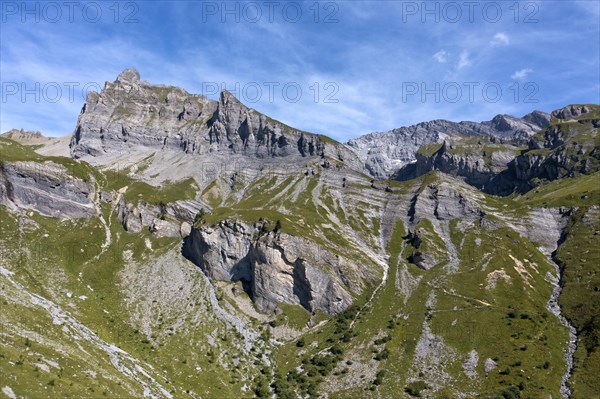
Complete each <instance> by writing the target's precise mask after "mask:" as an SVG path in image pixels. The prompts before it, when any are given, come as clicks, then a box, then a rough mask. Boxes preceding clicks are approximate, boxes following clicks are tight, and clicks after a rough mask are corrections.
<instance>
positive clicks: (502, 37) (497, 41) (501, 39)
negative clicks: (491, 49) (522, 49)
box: [490, 32, 510, 46]
mask: <svg viewBox="0 0 600 399" xmlns="http://www.w3.org/2000/svg"><path fill="white" fill-rule="evenodd" d="M509 43H510V38H509V37H508V35H507V34H506V33H503V32H498V33H496V34H495V35H494V38H493V39H492V41H491V42H490V44H491V45H492V46H508V44H509Z"/></svg>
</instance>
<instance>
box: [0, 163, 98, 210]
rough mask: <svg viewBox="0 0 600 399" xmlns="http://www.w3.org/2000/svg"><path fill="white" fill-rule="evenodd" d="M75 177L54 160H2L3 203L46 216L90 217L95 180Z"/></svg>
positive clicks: (0, 190) (0, 195)
mask: <svg viewBox="0 0 600 399" xmlns="http://www.w3.org/2000/svg"><path fill="white" fill-rule="evenodd" d="M91 179H92V177H91V176H90V180H89V181H83V180H82V179H79V178H77V177H74V176H72V175H71V174H70V173H69V170H68V169H67V168H66V167H64V166H63V165H60V164H58V163H54V162H50V161H47V162H44V163H38V162H11V163H8V162H2V163H0V203H1V204H4V205H7V206H8V207H11V208H14V207H19V208H24V209H33V210H36V211H38V212H39V213H41V214H43V215H46V216H55V217H61V218H82V217H89V216H91V215H93V214H94V213H95V208H94V204H93V198H94V196H95V189H94V183H93V181H92V180H91Z"/></svg>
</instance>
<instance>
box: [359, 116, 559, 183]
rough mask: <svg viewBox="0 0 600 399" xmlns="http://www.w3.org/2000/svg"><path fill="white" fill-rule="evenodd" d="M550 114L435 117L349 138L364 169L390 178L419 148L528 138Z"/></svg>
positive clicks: (542, 124) (545, 121) (379, 176)
mask: <svg viewBox="0 0 600 399" xmlns="http://www.w3.org/2000/svg"><path fill="white" fill-rule="evenodd" d="M549 121H550V115H548V114H546V113H544V112H540V111H534V112H532V113H530V114H527V115H525V116H524V117H523V118H516V117H514V116H512V115H497V116H495V117H494V118H493V119H492V120H491V121H487V122H481V123H477V122H451V121H446V120H433V121H430V122H423V123H419V124H416V125H412V126H408V127H401V128H398V129H394V130H390V131H388V132H383V133H370V134H367V135H364V136H361V137H359V138H356V139H352V140H350V141H348V143H347V144H348V146H349V147H350V148H352V149H353V150H354V151H355V152H356V153H357V155H358V156H359V158H360V159H361V160H362V161H363V162H364V165H365V168H366V169H367V170H368V171H369V173H370V174H371V175H373V176H374V177H376V178H389V177H390V176H391V175H392V174H394V172H396V171H397V170H398V169H400V168H401V167H402V166H404V165H406V164H407V163H410V162H413V161H414V160H415V159H416V158H415V155H416V153H417V150H418V149H419V147H421V146H423V145H426V144H433V143H441V142H443V141H444V140H446V139H448V138H450V137H453V136H456V135H466V136H475V135H485V136H491V137H496V138H502V139H511V140H517V141H524V140H525V141H526V140H527V139H529V137H531V136H532V135H533V134H535V133H536V132H537V131H539V130H540V129H542V128H544V127H546V126H547V125H548V123H549Z"/></svg>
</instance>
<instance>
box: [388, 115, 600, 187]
mask: <svg viewBox="0 0 600 399" xmlns="http://www.w3.org/2000/svg"><path fill="white" fill-rule="evenodd" d="M599 109H600V107H598V106H593V105H587V106H586V105H580V106H576V105H571V106H568V107H565V108H563V109H559V110H556V111H554V112H553V113H552V124H551V125H549V126H547V127H546V128H544V129H542V130H541V131H539V132H538V133H536V134H535V135H533V136H532V137H531V138H529V139H528V140H527V143H526V144H523V145H522V146H521V147H519V146H518V145H519V143H518V142H515V141H514V140H507V141H505V140H503V139H497V138H495V137H489V136H487V137H486V136H480V137H470V138H463V137H448V138H447V139H446V140H444V142H443V144H442V145H441V146H440V147H439V149H437V150H436V151H434V152H433V153H432V154H427V153H424V152H422V151H417V153H416V154H415V159H416V161H415V162H414V163H411V164H408V165H406V166H404V167H403V168H401V169H400V170H399V171H398V172H396V173H395V175H394V176H393V178H395V179H397V180H400V181H404V180H409V179H413V178H415V177H418V176H421V175H423V174H425V173H427V172H429V171H431V170H439V171H442V172H444V173H447V174H450V175H453V176H460V177H462V178H464V179H465V181H466V182H467V183H469V184H471V185H473V186H475V187H477V188H479V189H481V190H483V191H485V192H487V193H491V194H496V195H507V194H510V193H512V192H514V191H519V192H525V191H528V190H530V189H531V188H533V187H535V186H537V185H539V184H540V182H541V181H544V180H546V181H551V180H555V179H557V178H561V177H565V176H571V175H573V174H574V173H582V174H589V173H592V172H594V171H597V170H599V169H600V150H599V147H598V144H597V143H598V136H597V135H598V128H599V127H600V117H599V114H598V110H599ZM525 146H526V148H523V147H525Z"/></svg>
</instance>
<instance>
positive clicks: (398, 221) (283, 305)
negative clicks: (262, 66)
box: [0, 71, 600, 399]
mask: <svg viewBox="0 0 600 399" xmlns="http://www.w3.org/2000/svg"><path fill="white" fill-rule="evenodd" d="M196 105H197V106H198V107H197V108H196ZM151 109H154V110H155V111H156V112H155V111H152V112H151V111H150V110H151ZM578 109H579V110H580V109H581V108H578V107H577V106H574V107H567V108H565V109H563V110H558V111H557V112H555V113H553V120H552V121H551V122H550V125H549V126H548V127H547V128H546V129H545V130H542V132H540V133H537V134H536V135H535V136H533V139H532V142H533V141H536V142H538V141H539V142H540V143H542V144H541V145H542V146H543V147H544V148H548V150H545V151H546V152H547V153H546V155H545V156H547V157H548V158H545V159H550V158H551V157H552V154H563V153H564V154H566V155H567V158H568V160H570V161H569V162H565V159H567V158H565V156H562V155H561V156H558V155H557V158H556V159H557V160H561V162H562V163H561V164H560V165H561V168H563V169H564V171H563V169H559V170H561V172H560V173H558V174H556V175H552V176H549V175H548V176H546V175H539V174H538V173H537V172H535V173H534V171H533V170H534V164H531V163H528V162H524V163H523V166H522V171H523V173H525V175H527V176H529V174H532V175H533V176H534V177H537V178H538V179H537V180H534V178H528V180H524V181H527V182H530V181H535V182H536V184H535V188H533V189H530V190H528V191H527V188H526V187H525V186H522V187H525V188H524V189H523V190H521V191H522V192H519V193H515V194H511V195H507V196H504V197H498V196H494V195H490V194H488V193H485V192H483V191H482V190H480V189H479V188H483V186H481V187H480V186H478V184H479V183H478V182H477V181H474V180H473V181H470V180H469V178H470V177H469V176H470V175H467V174H466V172H465V173H463V172H461V171H464V170H467V169H468V168H462V169H461V168H455V169H451V168H448V169H445V170H442V169H441V168H438V170H431V169H426V168H424V169H423V173H419V174H417V175H415V176H411V178H407V179H404V180H403V181H379V180H373V179H372V177H371V176H368V175H366V174H364V173H363V166H362V164H361V163H360V162H357V159H358V158H356V157H354V156H353V155H352V153H351V152H350V150H348V149H347V148H345V147H344V146H342V145H341V144H339V143H336V142H334V141H332V140H329V139H327V138H326V137H324V136H317V135H311V134H309V133H305V132H300V131H298V130H295V129H292V128H287V127H285V126H284V125H282V124H279V123H278V122H275V121H272V120H270V119H268V118H267V117H266V116H264V115H260V114H258V113H257V112H256V111H253V110H251V109H249V108H246V107H245V106H243V104H241V103H239V101H237V100H236V99H234V98H233V97H232V96H231V95H229V94H227V93H223V94H222V95H221V98H220V100H219V101H218V102H217V101H212V102H211V101H209V100H206V99H204V98H202V97H199V96H194V95H191V94H187V93H186V92H184V91H183V90H181V89H177V88H164V87H160V86H156V85H150V84H147V83H145V82H141V81H140V80H139V75H138V74H137V73H136V72H134V71H125V72H124V73H123V74H121V75H120V77H119V78H118V79H117V81H116V82H114V83H107V86H106V87H105V90H103V92H102V93H99V94H90V97H89V98H88V102H87V103H86V105H85V107H84V111H83V112H82V114H81V115H80V117H79V120H78V122H77V128H76V129H75V131H76V134H75V135H74V137H73V139H72V142H71V145H72V147H71V150H72V156H73V158H66V157H50V156H44V155H40V154H38V153H36V152H35V149H36V147H35V146H27V145H23V144H22V143H17V142H15V141H13V140H11V139H8V138H5V137H4V138H0V161H1V162H0V203H1V204H0V217H1V220H2V223H1V224H0V229H1V232H0V256H1V257H0V259H1V260H2V265H0V266H1V267H2V268H1V269H0V296H2V298H1V300H0V306H1V312H0V315H1V317H2V320H1V322H2V325H3V329H2V331H0V334H1V336H2V341H1V345H0V357H1V358H2V359H3V360H6V361H2V362H0V386H2V387H3V388H7V389H10V392H14V394H15V395H16V396H27V397H48V396H53V397H60V396H77V397H90V398H92V397H98V396H99V395H103V396H108V397H141V396H147V397H159V398H163V397H164V398H168V397H188V396H189V397H208V398H211V397H219V398H240V397H247V398H250V397H271V396H272V395H274V396H275V397H277V398H296V397H315V398H316V397H330V398H356V397H364V398H414V397H424V398H436V399H437V398H444V397H452V398H474V397H481V398H515V397H516V398H527V397H532V398H534V397H535V398H538V397H539V398H550V397H552V398H556V397H561V396H562V397H571V398H590V397H593V395H594V394H595V392H598V382H597V381H596V379H595V378H593V376H595V373H596V372H598V370H597V367H598V366H597V364H598V362H596V361H595V360H596V358H597V356H596V354H597V346H598V344H597V338H598V337H597V332H598V327H597V325H596V324H597V319H598V315H599V313H598V312H599V309H597V306H595V304H597V303H599V301H598V300H597V299H598V295H599V293H598V292H597V290H596V289H595V288H597V285H598V284H597V279H596V276H597V275H598V274H597V271H598V270H597V268H598V262H597V257H598V250H597V248H598V245H596V244H597V239H596V237H597V236H598V235H597V234H596V233H597V232H598V231H600V220H599V218H598V216H599V213H598V206H597V204H598V203H599V202H600V188H599V187H598V184H597V178H598V173H600V172H599V171H598V170H597V164H596V163H594V162H593V161H591V160H590V161H589V162H587V163H586V161H585V159H583V158H581V157H582V156H588V155H589V156H590V157H592V155H591V154H595V152H594V151H598V145H597V142H596V141H594V140H595V138H596V137H597V132H598V128H597V126H595V125H593V123H594V122H589V123H592V125H590V126H588V125H587V124H588V122H587V121H589V120H592V119H595V117H593V118H588V117H591V116H593V115H594V112H595V111H593V110H592V111H591V112H586V114H588V115H587V117H585V118H584V117H581V113H579V114H578V112H579V111H578ZM591 109H592V108H590V110H591ZM186 110H188V111H189V113H187V114H186V112H187V111H186ZM182 113H183V116H181V115H182ZM151 114H155V116H151ZM532 115H533V114H532ZM180 116H181V117H180ZM542 116H543V115H542ZM540 118H541V119H544V118H542V117H540ZM529 119H533V116H531V117H530V118H529ZM570 119H576V120H575V121H567V120H570ZM577 119H580V121H577ZM584 120H585V121H586V122H584ZM528 123H533V122H531V121H529V122H528ZM536 123H537V122H536ZM574 123H576V124H577V125H574V126H582V127H584V128H585V129H584V130H585V131H583V133H582V131H579V130H577V129H575V130H574V129H573V128H571V127H569V128H568V129H566V127H563V124H574ZM588 127H589V128H591V130H589V131H588V130H586V129H588ZM123 132H125V134H123ZM546 133H547V134H546ZM580 133H581V134H584V136H585V137H588V136H589V138H591V141H590V140H588V141H583V140H582V139H583V138H585V137H583V136H581V137H580ZM586 135H587V136H586ZM273 137H275V140H274V141H273V140H271V139H270V138H273ZM282 137H283V138H282ZM557 137H559V138H560V140H562V141H563V142H561V143H559V142H558V141H557V139H556V138H557ZM479 141H481V144H480V143H479ZM573 142H576V143H577V144H573ZM514 143H515V142H513V144H509V143H507V142H506V141H505V142H502V141H500V139H499V138H495V137H490V136H489V135H486V136H479V137H475V136H472V135H468V136H460V137H459V136H456V137H455V138H453V140H452V141H451V140H447V142H446V145H445V146H443V145H442V143H440V144H439V145H436V146H435V147H433V146H430V147H428V146H422V147H420V148H419V149H418V151H419V155H418V156H419V157H420V158H422V159H423V161H425V160H427V159H430V158H429V157H432V156H435V154H436V153H437V154H438V155H439V151H441V150H442V147H445V148H444V150H443V153H444V154H448V155H447V157H448V159H452V157H454V159H465V158H467V159H471V158H468V157H465V156H464V154H465V153H468V154H469V157H472V158H478V157H481V158H482V159H483V160H484V161H485V162H483V164H482V165H483V167H484V169H481V170H482V176H484V175H485V174H486V173H487V174H490V176H495V175H502V174H503V173H504V174H505V173H506V171H507V170H509V168H510V167H509V164H510V163H511V159H515V157H520V156H524V155H525V156H526V154H528V153H529V152H530V151H535V149H533V150H531V149H525V148H524V147H523V148H521V147H517V146H515V145H514ZM280 144H281V145H280ZM518 145H520V144H518ZM451 147H452V148H451ZM482 147H483V148H482ZM580 150H582V151H583V152H584V154H578V153H579V151H580ZM483 152H485V154H483ZM521 152H523V153H522V154H521ZM573 156H578V157H580V158H581V159H580V158H577V160H574V159H573ZM488 161H489V162H488ZM227 162H228V164H227ZM486 162H487V163H486ZM447 164H450V162H447ZM584 164H586V165H589V166H588V170H583V169H582V168H584ZM223 165H227V166H223ZM436 165H440V164H436ZM465 165H468V162H467V163H466V164H465ZM571 167H573V168H574V169H573V171H574V173H573V174H572V176H571V174H570V171H569V170H568V168H571ZM584 169H585V168H584ZM544 170H546V169H544ZM469 173H471V172H469ZM485 176H486V178H487V175H485ZM569 176H571V177H569ZM520 187H521V186H520ZM74 204H77V205H76V206H74ZM58 211H59V212H58ZM557 301H558V303H560V305H561V306H560V307H559V306H558V305H557ZM571 323H572V324H571ZM576 342H577V344H578V345H577V348H576V350H575V346H574V344H575V343H576ZM5 392H6V391H5Z"/></svg>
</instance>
